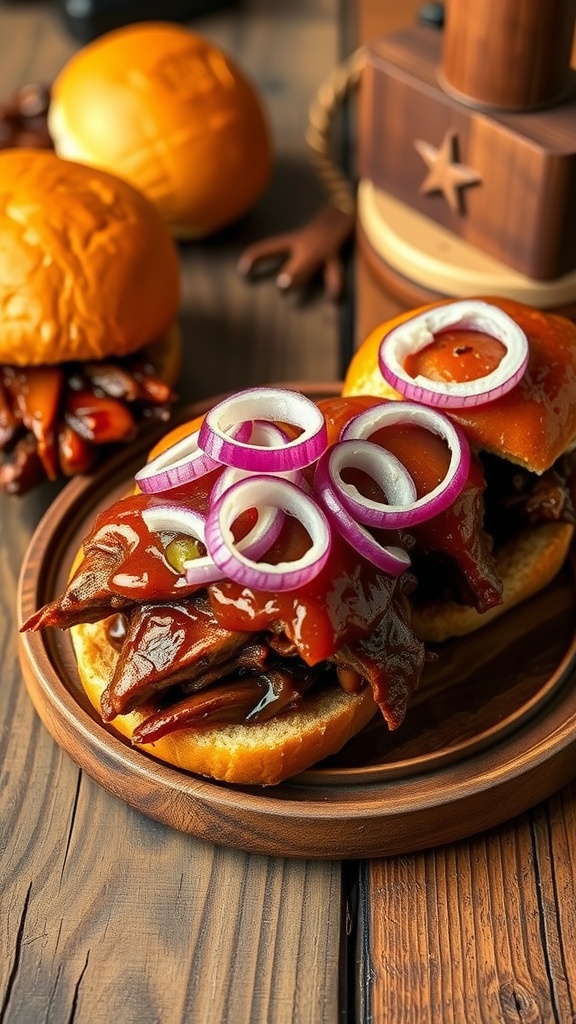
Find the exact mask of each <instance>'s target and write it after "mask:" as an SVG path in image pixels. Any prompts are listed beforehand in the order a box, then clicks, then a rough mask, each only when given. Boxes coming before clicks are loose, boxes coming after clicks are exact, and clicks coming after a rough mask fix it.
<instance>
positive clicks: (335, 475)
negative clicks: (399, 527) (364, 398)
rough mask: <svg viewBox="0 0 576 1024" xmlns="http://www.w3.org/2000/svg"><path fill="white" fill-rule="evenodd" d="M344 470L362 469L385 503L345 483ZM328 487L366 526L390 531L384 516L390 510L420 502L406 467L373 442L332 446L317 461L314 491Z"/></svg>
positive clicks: (361, 441)
mask: <svg viewBox="0 0 576 1024" xmlns="http://www.w3.org/2000/svg"><path fill="white" fill-rule="evenodd" d="M344 469H360V470H362V471H363V472H364V473H367V474H368V476H369V477H371V479H372V480H374V481H375V483H377V484H378V485H379V487H381V489H382V490H383V491H384V494H385V495H386V500H384V501H374V500H373V499H371V498H367V497H364V495H363V494H361V493H360V492H359V491H358V488H357V487H355V486H354V485H353V484H349V483H346V481H345V480H343V479H342V471H343V470H344ZM325 486H329V487H330V488H331V489H332V490H333V491H335V492H336V493H337V495H338V496H339V498H340V500H341V502H342V505H343V506H344V508H346V509H347V510H348V512H349V513H350V514H351V515H353V516H354V518H355V519H357V520H358V522H360V523H364V525H366V526H375V527H380V528H382V529H387V528H388V523H387V522H386V516H385V513H386V512H387V511H388V509H389V508H390V507H395V508H398V507H402V508H411V507H412V506H413V505H414V503H415V502H416V500H417V494H416V487H415V484H414V481H413V479H412V477H411V476H410V473H409V472H408V470H407V469H406V467H405V466H404V465H403V464H402V463H401V462H400V460H399V459H397V458H396V456H395V455H393V454H392V452H389V451H387V450H386V448H381V447H380V445H377V444H373V443H372V442H371V441H366V440H361V439H360V440H355V439H350V440H347V441H339V442H337V443H336V444H334V445H332V447H331V448H329V449H328V450H327V451H326V452H324V455H322V456H321V458H320V459H319V461H318V465H317V467H316V475H315V477H314V488H315V489H318V488H324V487H325Z"/></svg>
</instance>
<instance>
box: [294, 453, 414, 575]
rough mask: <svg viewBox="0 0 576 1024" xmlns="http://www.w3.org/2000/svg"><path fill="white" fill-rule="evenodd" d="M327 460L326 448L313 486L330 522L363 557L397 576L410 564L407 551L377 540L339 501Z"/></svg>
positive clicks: (340, 500)
mask: <svg viewBox="0 0 576 1024" xmlns="http://www.w3.org/2000/svg"><path fill="white" fill-rule="evenodd" d="M329 460H330V454H329V451H327V452H325V453H324V454H323V455H322V456H321V457H320V459H319V461H318V466H317V468H316V476H315V478H314V488H315V491H316V494H317V496H318V499H319V501H320V502H321V503H322V506H323V507H324V509H325V511H326V513H327V515H328V518H329V520H330V523H331V525H332V526H333V527H334V529H336V530H338V532H339V533H340V534H341V535H342V537H344V540H346V541H347V542H348V544H351V545H352V547H353V548H354V549H355V550H356V551H357V552H358V553H359V554H360V555H362V557H363V558H366V559H367V561H369V562H371V563H372V564H373V565H375V566H377V567H378V568H379V569H382V571H383V572H385V573H387V574H388V575H389V576H400V575H401V574H402V573H403V572H406V569H408V568H409V567H410V557H409V555H408V553H407V552H406V551H405V550H404V548H401V547H397V546H396V545H383V544H379V542H378V541H377V540H376V538H375V537H373V536H372V534H371V533H369V531H368V530H367V529H366V528H365V527H364V526H362V525H361V524H360V523H359V522H357V521H356V519H355V518H354V517H353V516H352V515H351V514H350V512H349V511H348V509H347V508H346V506H345V504H344V502H343V501H342V495H341V492H340V491H339V490H337V488H336V487H334V486H333V485H332V482H331V478H330V477H331V475H330V470H329V467H328V463H329Z"/></svg>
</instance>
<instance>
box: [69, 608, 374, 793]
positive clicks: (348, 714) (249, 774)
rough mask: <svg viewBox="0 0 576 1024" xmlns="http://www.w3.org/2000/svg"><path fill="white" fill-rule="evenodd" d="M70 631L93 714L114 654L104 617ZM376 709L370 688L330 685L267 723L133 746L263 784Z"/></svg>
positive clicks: (320, 751)
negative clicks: (356, 689) (349, 690)
mask: <svg viewBox="0 0 576 1024" xmlns="http://www.w3.org/2000/svg"><path fill="white" fill-rule="evenodd" d="M70 634H71V637H72V644H73V648H74V653H75V656H76V661H77V664H78V673H79V676H80V681H81V683H82V686H83V688H84V690H85V692H86V694H87V696H88V699H89V700H90V702H91V704H92V705H93V706H94V708H95V709H96V710H97V712H98V714H99V715H100V714H101V707H100V698H101V696H102V693H103V691H104V689H105V688H106V686H107V685H108V682H109V680H110V678H111V677H112V673H113V671H114V665H115V663H116V660H117V657H118V655H117V653H116V651H115V650H114V648H113V647H112V646H111V644H110V643H109V641H108V639H107V635H106V622H105V621H104V622H96V623H92V624H87V623H82V624H80V625H78V626H72V628H71V630H70ZM376 711H377V706H376V704H375V703H374V700H373V698H372V691H371V690H370V687H368V686H366V687H365V688H364V689H363V690H362V691H361V692H360V693H358V694H350V693H346V692H345V691H344V690H342V689H341V688H340V687H339V686H332V687H330V688H329V689H326V690H322V691H320V693H318V694H316V695H315V696H310V697H306V698H304V701H303V702H302V704H301V705H300V706H299V707H298V709H297V710H294V711H288V712H285V713H284V714H282V715H279V716H278V717H277V718H272V719H270V720H269V721H268V722H262V723H260V724H259V723H254V724H251V725H241V724H238V725H217V726H210V727H204V728H203V729H201V730H191V729H181V730H179V731H178V732H175V733H172V734H170V735H168V736H164V737H163V738H162V739H159V740H157V741H156V742H155V743H150V744H142V747H141V749H143V750H145V751H147V752H148V753H150V754H153V755H154V757H157V758H159V759H160V760H161V761H165V762H167V763H168V764H172V765H175V766H176V767H177V768H183V769H185V770H187V771H191V772H194V773H195V774H197V775H206V776H209V777H210V778H213V779H218V780H219V781H221V782H232V783H238V784H240V785H262V786H271V785H276V784H277V783H278V782H282V780H283V779H287V778H289V777H291V776H293V775H296V774H298V772H302V771H304V770H305V769H306V768H309V767H310V766H311V765H312V764H315V763H316V762H318V761H321V760H322V759H323V758H325V757H328V756H329V755H330V754H335V753H336V752H337V751H338V750H340V749H341V748H342V747H343V746H344V744H345V743H346V742H347V741H348V740H349V739H350V738H351V737H352V736H354V735H355V734H356V733H357V732H359V731H360V729H362V728H363V727H364V726H365V725H366V724H367V723H368V722H369V721H370V719H371V718H372V717H373V716H374V715H375V713H376ZM143 719H144V715H143V714H142V713H141V712H139V711H132V712H130V713H129V714H126V715H118V716H117V717H116V718H115V719H114V723H113V728H114V729H115V730H117V731H118V732H119V733H120V734H121V735H124V736H127V737H128V738H131V737H132V734H133V732H134V730H135V729H136V727H137V726H138V725H139V724H140V722H141V721H142V720H143Z"/></svg>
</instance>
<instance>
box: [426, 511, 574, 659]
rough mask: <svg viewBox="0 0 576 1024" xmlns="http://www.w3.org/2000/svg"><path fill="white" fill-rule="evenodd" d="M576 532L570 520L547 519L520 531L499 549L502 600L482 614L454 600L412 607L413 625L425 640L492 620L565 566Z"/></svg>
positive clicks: (465, 631)
mask: <svg viewBox="0 0 576 1024" xmlns="http://www.w3.org/2000/svg"><path fill="white" fill-rule="evenodd" d="M573 536H574V527H573V526H570V525H569V524H568V523H545V524H543V525H542V526H539V527H535V528H533V529H530V530H525V531H524V532H523V533H521V534H518V536H516V537H514V538H513V540H511V541H509V543H508V544H506V545H504V547H503V548H501V550H500V551H499V552H498V554H497V557H496V568H497V572H498V574H499V576H500V577H501V579H502V580H503V582H504V591H503V600H502V604H500V605H498V606H497V607H495V608H491V609H490V610H489V611H487V612H484V613H483V614H482V615H480V614H479V613H478V612H477V611H476V610H475V609H474V608H468V607H466V606H464V605H460V604H456V603H455V602H453V601H438V602H432V603H427V604H426V605H424V606H422V607H418V606H416V607H414V608H413V610H412V627H413V629H414V632H415V633H416V635H417V636H418V637H419V638H420V639H421V640H424V641H433V642H436V641H441V640H447V639H448V638H449V637H453V636H465V635H466V634H468V633H473V632H474V631H475V630H477V629H481V628H482V627H483V626H485V625H487V624H488V623H489V622H492V620H493V619H496V618H498V617H499V616H500V615H503V614H504V613H505V612H507V611H509V609H510V608H513V607H514V605H516V604H520V602H521V601H526V600H527V599H528V598H529V597H532V595H533V594H537V593H538V591H539V590H542V589H543V588H544V587H545V586H547V584H548V583H550V581H551V580H552V579H553V578H554V576H555V575H556V573H557V572H559V570H560V569H561V568H562V565H563V564H564V561H565V559H566V556H567V555H568V550H569V548H570V544H571V542H572V538H573Z"/></svg>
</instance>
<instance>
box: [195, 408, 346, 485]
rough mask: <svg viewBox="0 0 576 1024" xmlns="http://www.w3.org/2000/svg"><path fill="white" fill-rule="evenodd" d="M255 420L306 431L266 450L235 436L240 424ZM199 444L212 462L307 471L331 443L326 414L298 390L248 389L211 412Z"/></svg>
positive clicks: (267, 469) (256, 469) (275, 470)
mask: <svg viewBox="0 0 576 1024" xmlns="http://www.w3.org/2000/svg"><path fill="white" fill-rule="evenodd" d="M250 420H269V421H278V422H281V423H289V424H291V425H292V426H296V427H299V428H300V429H301V431H302V433H301V434H300V436H299V437H297V438H295V439H294V440H292V441H288V442H285V441H283V442H282V443H281V444H279V445H277V446H276V445H274V446H267V447H265V448H264V447H262V445H254V444H249V443H246V442H245V440H244V439H240V438H238V437H232V436H231V431H232V429H233V428H234V427H236V426H238V424H242V423H245V422H246V421H250ZM198 444H199V445H200V447H201V448H202V449H203V451H204V452H206V454H207V455H209V456H210V458H212V459H216V460H218V462H223V463H224V464H225V465H228V466H235V467H236V468H237V469H246V470H250V471H251V472H253V473H283V472H287V471H288V470H292V469H303V468H304V466H309V465H310V464H311V463H312V462H315V461H316V459H318V458H319V457H320V455H321V454H322V452H323V451H324V450H325V448H326V445H327V431H326V423H325V420H324V416H323V415H322V413H321V411H320V409H319V408H318V406H317V405H316V404H315V403H314V402H312V401H311V400H310V399H309V398H306V397H305V396H304V395H301V394H299V392H297V391H289V390H287V389H284V388H248V389H247V390H246V391H240V392H238V394H236V395H232V396H231V397H230V398H225V399H224V400H223V401H222V402H219V403H218V405H215V406H214V408H213V409H211V410H210V412H208V413H207V414H206V416H205V418H204V422H203V423H202V426H201V427H200V435H199V438H198Z"/></svg>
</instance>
